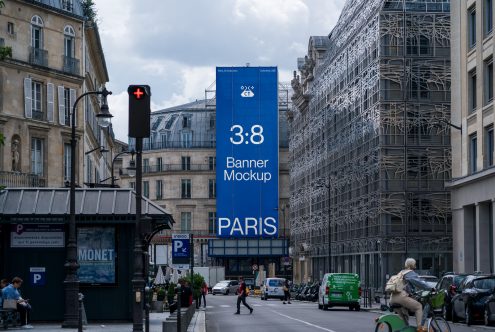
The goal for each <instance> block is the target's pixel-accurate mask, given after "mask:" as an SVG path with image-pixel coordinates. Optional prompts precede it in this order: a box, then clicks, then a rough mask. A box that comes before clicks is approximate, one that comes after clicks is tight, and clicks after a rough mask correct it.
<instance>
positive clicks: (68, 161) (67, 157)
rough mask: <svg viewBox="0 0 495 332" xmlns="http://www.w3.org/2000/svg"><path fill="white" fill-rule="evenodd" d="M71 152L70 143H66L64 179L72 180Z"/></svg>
mask: <svg viewBox="0 0 495 332" xmlns="http://www.w3.org/2000/svg"><path fill="white" fill-rule="evenodd" d="M71 154H72V150H71V147H70V144H68V143H65V144H64V181H70V173H71V157H70V156H71Z"/></svg>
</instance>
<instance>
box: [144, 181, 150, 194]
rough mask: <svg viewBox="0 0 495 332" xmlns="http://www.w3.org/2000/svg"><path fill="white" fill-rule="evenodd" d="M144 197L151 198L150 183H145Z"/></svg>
mask: <svg viewBox="0 0 495 332" xmlns="http://www.w3.org/2000/svg"><path fill="white" fill-rule="evenodd" d="M143 196H144V197H146V198H149V197H150V182H149V181H143Z"/></svg>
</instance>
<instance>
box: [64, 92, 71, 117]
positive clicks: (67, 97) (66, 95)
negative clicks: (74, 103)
mask: <svg viewBox="0 0 495 332" xmlns="http://www.w3.org/2000/svg"><path fill="white" fill-rule="evenodd" d="M64 109H65V125H66V126H70V124H71V122H70V120H71V118H70V115H71V112H72V109H71V102H70V89H69V88H64Z"/></svg>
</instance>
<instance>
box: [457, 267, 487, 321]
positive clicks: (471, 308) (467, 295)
mask: <svg viewBox="0 0 495 332" xmlns="http://www.w3.org/2000/svg"><path fill="white" fill-rule="evenodd" d="M494 289H495V275H469V276H467V277H466V278H465V279H464V281H463V282H462V283H461V285H460V286H459V288H458V289H457V294H456V295H455V296H454V297H453V298H452V321H453V322H457V321H459V319H464V320H465V322H466V325H468V326H469V325H471V324H472V323H473V322H474V321H476V320H484V316H485V305H486V304H487V302H488V299H489V298H490V295H492V294H493V291H494Z"/></svg>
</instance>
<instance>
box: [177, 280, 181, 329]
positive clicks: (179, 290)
mask: <svg viewBox="0 0 495 332" xmlns="http://www.w3.org/2000/svg"><path fill="white" fill-rule="evenodd" d="M181 293H182V292H181V287H180V284H178V285H177V332H181V331H182V330H181V326H180V323H181V321H180V320H181V317H180V309H181V305H182V304H181V301H180V297H181Z"/></svg>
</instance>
